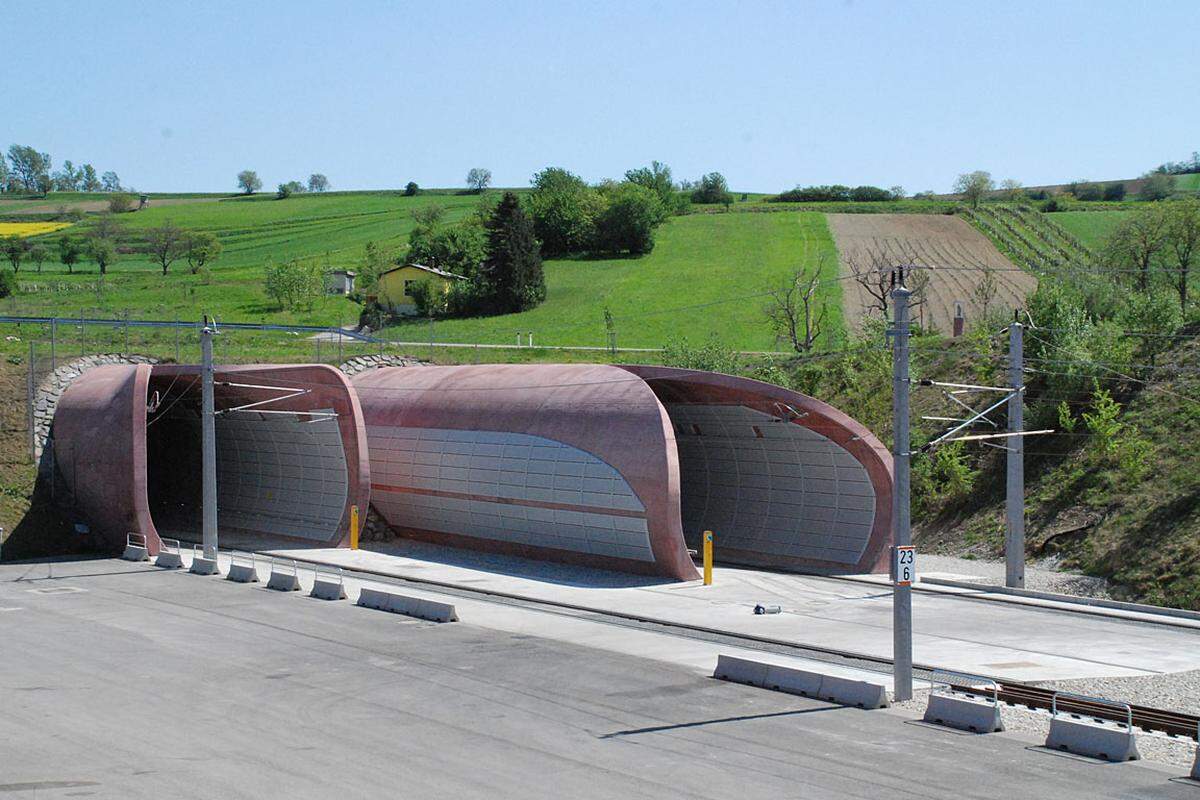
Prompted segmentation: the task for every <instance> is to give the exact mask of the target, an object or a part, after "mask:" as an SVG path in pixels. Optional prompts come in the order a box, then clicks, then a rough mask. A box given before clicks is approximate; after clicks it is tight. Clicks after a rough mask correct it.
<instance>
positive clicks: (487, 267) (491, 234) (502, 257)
mask: <svg viewBox="0 0 1200 800" xmlns="http://www.w3.org/2000/svg"><path fill="white" fill-rule="evenodd" d="M637 188H638V189H639V190H640V191H643V192H646V193H647V194H650V192H649V190H647V189H642V188H641V187H637ZM650 196H651V197H653V195H652V194H651V195H650ZM482 274H483V279H484V281H486V283H487V285H488V287H489V288H490V290H491V292H490V293H491V296H492V300H493V303H494V305H495V310H496V311H498V312H500V313H513V312H517V311H526V310H528V309H530V308H533V307H534V306H536V305H538V304H539V303H541V302H542V301H543V300H545V299H546V279H545V276H544V274H543V272H542V255H541V248H540V246H539V245H538V241H537V236H536V235H535V234H534V229H533V221H532V220H531V219H530V218H529V217H528V216H527V215H526V214H525V212H524V211H523V210H522V209H521V201H520V200H518V199H517V196H516V195H515V194H514V193H512V192H505V193H504V197H503V198H501V200H500V204H499V205H497V206H496V210H495V211H494V212H493V214H492V218H491V220H489V221H488V225H487V260H486V261H484V265H483V273H482Z"/></svg>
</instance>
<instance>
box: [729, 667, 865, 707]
mask: <svg viewBox="0 0 1200 800" xmlns="http://www.w3.org/2000/svg"><path fill="white" fill-rule="evenodd" d="M713 677H714V678H721V679H723V680H727V681H733V682H735V683H744V684H748V685H750V686H760V687H762V688H764V689H772V690H775V691H780V692H787V693H788V694H799V695H803V696H805V697H812V698H814V699H820V700H826V701H828V702H831V703H839V704H841V705H847V706H857V707H859V708H884V707H886V706H887V704H888V696H887V687H886V686H884V685H883V684H878V683H871V682H868V681H859V680H852V679H850V678H842V677H839V676H836V675H826V674H823V673H820V672H813V671H811V670H804V669H798V668H796V667H786V666H781V665H779V664H772V663H769V662H761V661H755V660H753V659H748V658H740V657H738V656H727V655H723V654H722V655H718V656H717V668H716V669H715V670H714V671H713Z"/></svg>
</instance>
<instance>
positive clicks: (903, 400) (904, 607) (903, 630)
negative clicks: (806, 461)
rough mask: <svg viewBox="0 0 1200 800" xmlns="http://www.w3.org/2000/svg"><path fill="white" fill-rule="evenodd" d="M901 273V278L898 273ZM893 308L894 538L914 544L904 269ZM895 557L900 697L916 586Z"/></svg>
mask: <svg viewBox="0 0 1200 800" xmlns="http://www.w3.org/2000/svg"><path fill="white" fill-rule="evenodd" d="M897 274H898V275H899V280H895V276H896V275H897ZM893 279H894V280H895V287H894V288H893V289H892V308H893V310H894V313H895V324H894V326H893V329H892V337H893V338H892V416H893V434H892V473H893V477H894V481H895V486H894V490H893V492H892V534H893V535H892V538H893V542H892V543H893V545H895V546H896V547H906V546H908V545H911V544H912V531H911V528H910V525H911V518H910V505H909V461H910V443H909V430H908V415H909V407H908V392H909V374H908V337H909V328H908V299H909V296H910V295H911V294H912V292H910V291H909V290H908V289H907V288H905V286H904V269H903V268H900V269H898V270H897V271H896V272H895V273H893ZM895 552H896V551H895V550H893V558H892V569H893V573H894V574H893V575H892V661H893V666H892V683H893V686H892V689H893V692H894V694H895V697H896V700H911V699H912V696H913V676H912V660H913V657H912V587H911V586H909V585H901V584H900V581H899V576H898V575H897V574H895V570H896V567H897V565H896V557H895V555H894V554H895Z"/></svg>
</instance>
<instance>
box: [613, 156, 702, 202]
mask: <svg viewBox="0 0 1200 800" xmlns="http://www.w3.org/2000/svg"><path fill="white" fill-rule="evenodd" d="M625 180H627V181H629V182H630V183H636V184H637V185H638V186H644V187H646V188H647V189H649V190H650V191H652V192H654V193H655V194H656V195H658V199H659V202H661V203H662V207H663V209H665V210H666V211H667V212H668V213H675V214H679V213H682V212H684V211H686V210H687V204H688V202H689V200H688V198H687V197H686V196H685V195H683V194H682V193H680V192H679V191H678V190H677V189H676V188H675V184H674V183H673V182H672V181H671V168H670V167H668V166H667V165H666V164H663V163H661V162H659V161H651V162H650V166H648V167H638V168H637V169H631V170H627V171H626V172H625Z"/></svg>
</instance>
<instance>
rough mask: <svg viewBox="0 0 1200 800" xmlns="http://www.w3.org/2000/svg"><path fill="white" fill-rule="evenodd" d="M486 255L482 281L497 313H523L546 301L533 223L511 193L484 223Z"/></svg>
mask: <svg viewBox="0 0 1200 800" xmlns="http://www.w3.org/2000/svg"><path fill="white" fill-rule="evenodd" d="M487 231H488V248H487V252H488V256H487V260H486V261H485V262H484V270H483V273H484V279H485V280H486V281H487V284H488V286H489V288H490V292H489V293H490V295H491V300H492V303H493V305H494V306H495V310H496V311H497V312H499V313H512V312H516V311H526V310H528V309H530V308H533V307H534V306H536V305H538V304H539V303H541V302H542V301H543V300H545V299H546V278H545V276H544V274H543V273H542V254H541V245H540V244H539V243H538V240H537V237H536V236H535V235H534V232H533V220H531V219H530V218H529V216H528V215H526V213H525V212H524V211H523V210H522V209H521V202H520V200H518V199H517V196H516V195H515V194H513V193H512V192H505V193H504V197H503V199H501V201H500V204H499V205H497V206H496V210H495V212H493V214H492V217H491V219H490V220H488V224H487Z"/></svg>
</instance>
